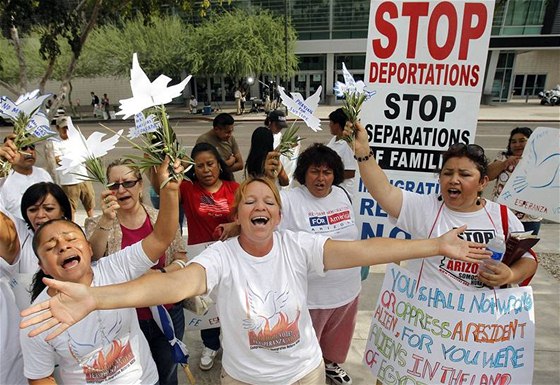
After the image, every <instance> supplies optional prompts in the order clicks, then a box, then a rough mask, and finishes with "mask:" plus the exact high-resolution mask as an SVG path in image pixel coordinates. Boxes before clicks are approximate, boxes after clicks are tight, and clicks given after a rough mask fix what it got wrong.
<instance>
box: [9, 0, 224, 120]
mask: <svg viewBox="0 0 560 385" xmlns="http://www.w3.org/2000/svg"><path fill="white" fill-rule="evenodd" d="M218 3H220V4H221V0H218ZM192 4H194V0H166V1H153V0H148V1H146V0H122V1H105V2H104V1H103V0H36V1H29V0H5V1H3V2H2V3H0V27H1V28H2V33H3V36H5V37H6V38H8V39H9V41H10V43H11V45H12V47H13V49H14V51H15V57H16V59H17V63H18V70H19V72H18V74H19V77H18V81H17V83H8V82H6V81H4V80H3V79H0V85H2V86H3V87H5V88H6V89H8V90H9V91H11V92H12V93H14V94H15V95H18V94H20V93H23V92H25V91H26V90H27V89H28V86H29V85H28V79H29V76H28V67H27V60H26V56H25V52H24V50H25V49H24V45H23V44H22V41H21V39H20V34H23V35H25V36H28V34H30V33H33V32H35V33H37V34H38V35H39V41H40V49H39V53H40V54H41V57H42V59H43V60H45V61H46V63H47V65H46V67H45V72H44V73H43V74H42V76H41V78H40V81H39V89H40V91H41V92H43V91H44V87H45V83H46V81H47V80H48V79H49V78H51V76H52V74H53V71H54V69H55V64H56V61H57V59H58V58H59V57H60V55H61V53H62V48H61V42H63V41H64V42H65V43H66V44H67V45H68V46H69V48H70V52H71V54H70V59H69V60H68V62H67V66H66V68H65V70H64V71H63V73H62V76H61V85H60V92H59V94H60V95H61V96H62V97H61V98H58V100H57V101H55V104H54V105H53V106H52V108H51V110H53V111H56V108H57V107H58V104H59V103H62V99H63V98H64V96H66V95H68V94H69V93H70V92H71V83H70V81H71V79H72V76H73V74H74V71H75V69H76V65H77V62H78V59H79V57H80V55H81V53H82V48H83V47H84V44H85V43H86V41H87V39H88V37H89V34H90V33H91V31H92V30H93V28H94V26H95V25H96V24H98V23H99V24H100V25H103V24H105V23H106V22H109V21H117V20H126V19H128V18H131V17H134V16H136V15H138V14H141V15H143V16H144V17H145V21H146V22H147V23H149V22H150V18H151V17H152V16H154V15H157V14H159V13H160V12H161V11H162V10H166V9H168V8H166V7H177V8H179V9H183V10H188V9H192ZM210 4H211V3H210V1H209V0H204V1H203V4H202V5H201V7H202V8H201V12H202V11H203V10H204V9H207V8H208V7H209V6H210ZM6 66H7V63H5V62H3V61H2V60H1V59H0V67H2V68H5V67H6ZM69 103H70V105H72V102H71V100H70V98H69Z"/></svg>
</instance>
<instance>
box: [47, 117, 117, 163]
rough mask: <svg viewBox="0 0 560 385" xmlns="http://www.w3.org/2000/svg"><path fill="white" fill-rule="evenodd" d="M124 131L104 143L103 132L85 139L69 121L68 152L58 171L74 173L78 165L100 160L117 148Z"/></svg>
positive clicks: (63, 156) (64, 155) (61, 160)
mask: <svg viewBox="0 0 560 385" xmlns="http://www.w3.org/2000/svg"><path fill="white" fill-rule="evenodd" d="M122 132H123V130H119V132H117V134H116V135H113V136H112V137H110V138H109V139H107V140H105V141H102V140H101V139H102V138H103V137H104V136H105V135H106V134H102V133H101V132H97V131H96V132H94V133H92V134H91V135H90V136H89V138H87V139H86V138H85V137H84V136H83V135H82V133H81V131H80V130H79V129H77V128H76V127H74V124H73V123H72V121H71V120H70V119H68V139H67V140H69V141H70V142H69V146H68V152H67V153H64V154H63V155H62V157H61V159H60V163H61V165H60V167H58V168H57V170H59V171H62V172H63V173H64V174H66V173H68V172H70V171H72V169H73V168H74V167H76V166H77V165H80V164H83V163H85V161H86V160H88V159H93V158H100V157H102V156H104V155H106V154H107V152H109V150H112V149H113V148H115V145H116V144H117V142H118V141H119V137H120V136H121V134H122Z"/></svg>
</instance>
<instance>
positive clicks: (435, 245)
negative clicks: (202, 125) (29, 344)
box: [21, 178, 490, 385]
mask: <svg viewBox="0 0 560 385" xmlns="http://www.w3.org/2000/svg"><path fill="white" fill-rule="evenodd" d="M233 214H234V217H235V221H236V223H237V224H238V225H239V226H240V235H239V236H237V237H234V238H230V239H228V240H226V241H225V242H216V243H214V244H212V245H210V246H209V247H208V248H206V249H205V250H204V251H203V252H202V253H201V254H199V255H198V256H197V257H195V258H194V259H193V260H192V261H190V264H189V265H188V266H187V267H186V268H184V269H181V270H179V271H175V272H172V273H170V274H147V275H145V276H143V277H141V278H139V279H137V280H135V281H133V282H128V283H125V284H122V285H115V286H107V287H103V288H100V287H91V286H89V285H85V284H81V285H80V284H75V283H70V282H60V281H55V280H45V283H46V284H47V285H49V286H50V287H51V289H52V290H53V291H54V290H57V291H58V292H59V294H57V295H56V296H55V297H54V298H51V299H50V300H48V301H46V302H44V303H42V304H37V305H35V306H34V307H32V308H30V309H27V310H26V311H24V312H23V313H22V314H24V315H31V314H32V313H33V312H37V311H40V310H43V312H42V313H41V314H39V315H35V316H34V317H30V318H29V319H26V320H25V321H24V322H22V324H21V327H22V328H26V327H28V326H30V325H32V324H35V323H42V325H41V326H39V327H38V328H37V329H35V330H33V331H31V332H30V334H29V335H30V336H35V335H38V334H41V333H48V332H47V330H48V329H50V328H53V327H55V329H54V332H53V333H51V334H50V335H48V336H47V338H48V339H52V338H58V337H56V335H58V334H60V333H61V332H62V333H64V332H65V330H68V328H69V327H71V325H73V324H75V323H76V322H78V321H79V320H81V319H82V318H84V317H85V316H86V315H87V314H88V313H90V312H92V311H93V310H95V309H110V308H120V307H130V306H149V305H154V304H157V303H161V302H176V301H179V300H181V299H184V298H188V297H192V296H195V295H201V294H205V293H214V294H215V296H216V298H217V304H218V316H219V317H220V322H221V327H222V347H223V351H224V353H223V358H222V375H221V382H222V384H273V385H280V384H284V385H285V384H294V383H296V382H297V383H298V384H324V383H325V367H324V363H323V359H322V354H321V348H320V346H319V343H318V341H317V337H316V335H315V332H314V330H313V325H312V321H311V317H310V315H309V311H308V307H307V284H308V277H309V276H310V275H312V274H317V275H320V276H322V275H324V273H325V271H328V270H334V269H345V268H351V267H357V266H362V265H370V264H378V263H387V262H391V261H400V260H405V259H410V258H420V257H427V256H430V255H434V254H441V255H445V256H447V257H450V258H457V259H459V260H463V261H470V262H476V261H478V260H480V259H484V258H488V256H489V254H490V253H488V252H487V251H485V250H484V249H483V245H482V244H479V243H474V242H468V241H465V240H462V239H460V238H459V237H457V235H458V234H459V233H460V232H462V231H464V230H465V227H461V228H459V229H455V230H451V231H450V232H448V233H446V234H445V235H443V236H441V237H439V238H432V239H428V240H401V239H388V238H371V239H368V240H363V241H336V240H332V239H329V238H327V237H324V236H322V235H313V234H307V233H304V232H292V231H277V230H276V227H277V226H278V224H279V222H280V217H281V202H280V196H279V193H278V190H277V188H276V186H275V185H274V182H273V181H271V180H270V179H268V178H255V179H249V180H246V181H244V182H243V183H242V184H241V185H240V187H239V189H238V190H237V191H236V194H235V202H234V206H233ZM42 238H43V237H41V239H42ZM371 250H375V253H372V252H371ZM46 299H47V298H46ZM95 313H99V312H95ZM80 322H81V321H80ZM23 333H26V331H23ZM42 337H45V335H42ZM40 339H41V340H42V339H43V338H40Z"/></svg>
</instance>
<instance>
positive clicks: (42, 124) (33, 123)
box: [25, 112, 55, 138]
mask: <svg viewBox="0 0 560 385" xmlns="http://www.w3.org/2000/svg"><path fill="white" fill-rule="evenodd" d="M25 131H27V132H29V133H30V134H31V135H34V136H36V137H37V138H43V137H45V136H49V135H51V136H52V135H55V132H54V131H52V130H51V128H50V124H49V118H47V115H45V114H44V113H42V112H38V113H36V114H35V115H33V117H32V118H31V120H30V121H29V123H27V126H25Z"/></svg>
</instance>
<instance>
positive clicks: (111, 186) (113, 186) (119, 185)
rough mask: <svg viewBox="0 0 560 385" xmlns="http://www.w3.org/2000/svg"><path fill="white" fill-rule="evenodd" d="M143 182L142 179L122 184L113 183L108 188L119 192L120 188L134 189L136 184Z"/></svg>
mask: <svg viewBox="0 0 560 385" xmlns="http://www.w3.org/2000/svg"><path fill="white" fill-rule="evenodd" d="M141 180H142V178H139V179H136V180H127V181H124V182H122V183H117V182H115V183H111V184H110V185H109V186H107V188H108V189H109V190H118V189H119V187H121V186H123V187H124V188H132V187H134V186H136V183H138V182H140V181H141Z"/></svg>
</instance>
